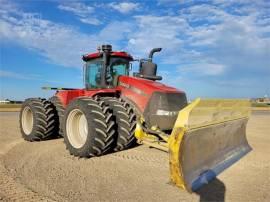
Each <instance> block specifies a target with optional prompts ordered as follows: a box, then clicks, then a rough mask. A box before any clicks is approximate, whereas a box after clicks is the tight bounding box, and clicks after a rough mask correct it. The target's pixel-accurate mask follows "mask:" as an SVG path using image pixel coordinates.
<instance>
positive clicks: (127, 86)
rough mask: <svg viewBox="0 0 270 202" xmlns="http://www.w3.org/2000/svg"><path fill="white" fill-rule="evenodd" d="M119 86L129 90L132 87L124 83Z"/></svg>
mask: <svg viewBox="0 0 270 202" xmlns="http://www.w3.org/2000/svg"><path fill="white" fill-rule="evenodd" d="M119 85H120V86H123V87H124V88H129V87H130V85H129V84H126V83H123V82H119Z"/></svg>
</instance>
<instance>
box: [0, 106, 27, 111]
mask: <svg viewBox="0 0 270 202" xmlns="http://www.w3.org/2000/svg"><path fill="white" fill-rule="evenodd" d="M21 106H22V105H21V104H0V112H18V111H20V109H21Z"/></svg>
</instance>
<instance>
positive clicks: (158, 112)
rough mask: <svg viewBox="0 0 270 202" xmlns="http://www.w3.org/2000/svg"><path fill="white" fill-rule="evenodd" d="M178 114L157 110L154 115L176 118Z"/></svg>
mask: <svg viewBox="0 0 270 202" xmlns="http://www.w3.org/2000/svg"><path fill="white" fill-rule="evenodd" d="M178 112H179V111H166V110H162V109H158V110H157V113H156V114H157V115H159V116H176V115H177V114H178Z"/></svg>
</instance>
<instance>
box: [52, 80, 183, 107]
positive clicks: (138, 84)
mask: <svg viewBox="0 0 270 202" xmlns="http://www.w3.org/2000/svg"><path fill="white" fill-rule="evenodd" d="M154 92H164V93H184V92H183V91H180V90H177V89H176V88H173V87H169V86H166V85H164V84H162V83H159V82H156V81H151V80H146V79H141V78H137V77H130V76H120V77H119V82H118V86H117V87H116V88H113V89H112V88H110V89H99V90H97V89H94V90H85V89H78V90H66V91H59V92H57V94H56V95H57V96H58V97H59V98H60V100H61V101H62V103H63V105H64V106H66V105H68V103H69V102H70V101H72V100H73V99H75V98H77V97H84V96H85V97H93V96H95V95H98V94H99V95H102V94H103V95H105V94H107V95H108V94H120V95H121V96H122V97H124V98H126V99H127V100H129V101H130V102H132V103H133V104H134V105H135V106H136V108H137V109H138V110H139V111H140V112H143V111H144V109H145V107H146V105H147V103H148V101H149V99H150V98H151V96H152V94H153V93H154Z"/></svg>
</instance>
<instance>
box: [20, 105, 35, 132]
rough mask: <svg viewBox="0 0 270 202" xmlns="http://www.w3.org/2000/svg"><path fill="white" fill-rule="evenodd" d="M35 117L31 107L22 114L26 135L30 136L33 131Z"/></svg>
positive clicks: (26, 108)
mask: <svg viewBox="0 0 270 202" xmlns="http://www.w3.org/2000/svg"><path fill="white" fill-rule="evenodd" d="M33 125H34V116H33V112H32V110H31V108H30V107H28V106H26V107H25V108H24V109H23V112H22V129H23V132H24V133H25V134H26V135H30V134H31V132H32V130H33Z"/></svg>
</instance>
